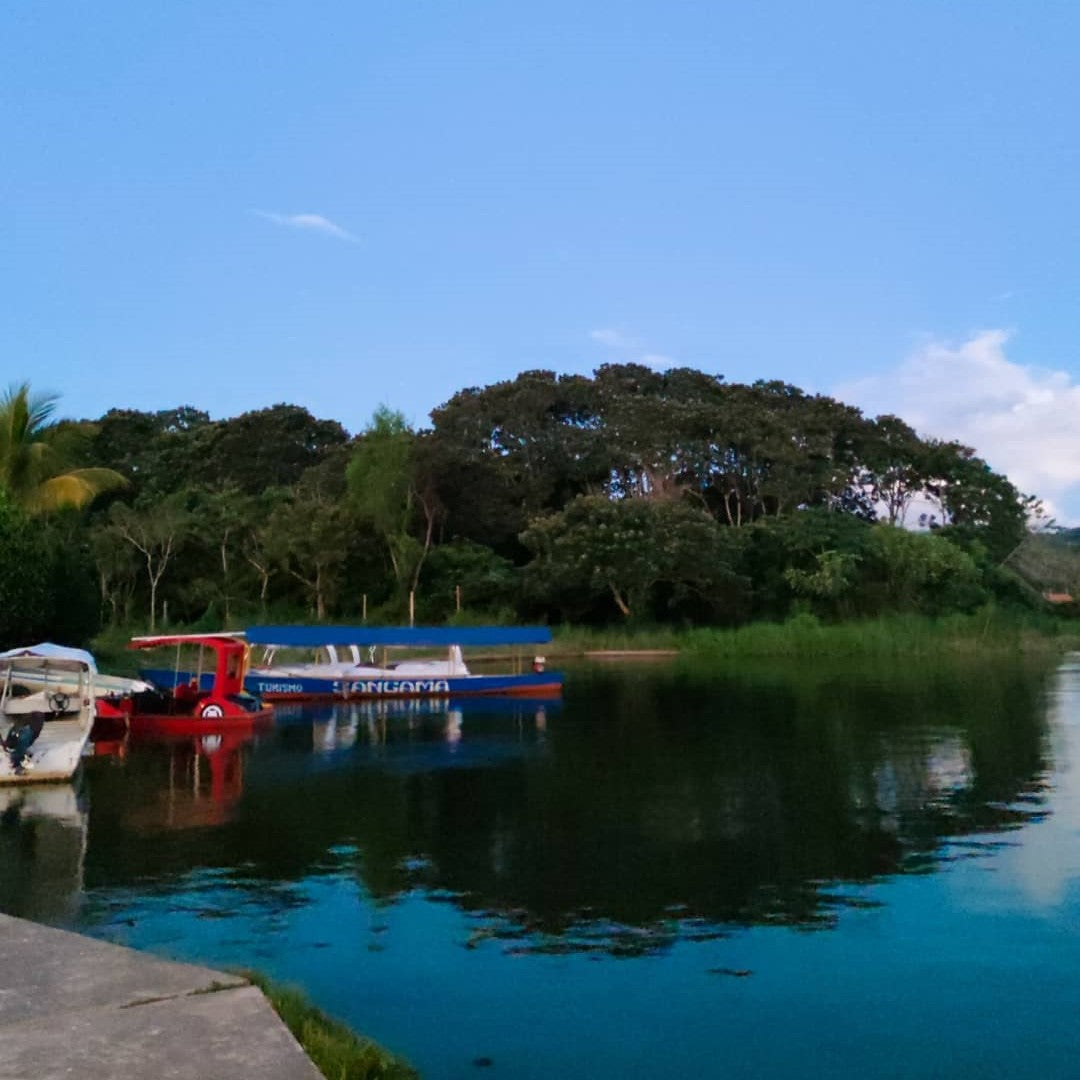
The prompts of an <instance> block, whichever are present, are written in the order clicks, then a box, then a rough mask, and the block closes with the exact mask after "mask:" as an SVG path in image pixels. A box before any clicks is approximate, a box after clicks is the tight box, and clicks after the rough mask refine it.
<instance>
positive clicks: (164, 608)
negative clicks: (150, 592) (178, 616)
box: [161, 600, 169, 627]
mask: <svg viewBox="0 0 1080 1080" xmlns="http://www.w3.org/2000/svg"><path fill="white" fill-rule="evenodd" d="M161 625H162V626H165V627H167V626H168V625H169V601H168V600H162V601H161Z"/></svg>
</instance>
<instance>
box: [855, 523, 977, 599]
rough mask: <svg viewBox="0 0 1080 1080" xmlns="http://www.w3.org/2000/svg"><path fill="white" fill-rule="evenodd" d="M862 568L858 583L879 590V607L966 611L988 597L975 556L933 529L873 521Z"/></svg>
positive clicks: (872, 589) (865, 587)
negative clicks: (924, 530) (862, 579)
mask: <svg viewBox="0 0 1080 1080" xmlns="http://www.w3.org/2000/svg"><path fill="white" fill-rule="evenodd" d="M867 571H868V580H866V581H865V582H864V584H863V588H864V589H866V590H869V591H872V592H876V593H877V594H878V596H879V597H880V602H879V609H880V610H883V611H921V612H924V613H926V614H937V613H940V612H946V611H970V610H971V609H973V608H975V607H977V606H978V605H979V604H981V603H983V602H984V601H985V600H986V599H987V596H986V592H985V590H984V589H983V588H982V585H981V583H980V575H979V571H978V568H977V566H976V565H975V560H974V559H973V558H972V557H971V556H970V555H969V554H968V553H967V552H965V551H963V550H961V549H960V548H959V547H957V546H956V545H955V544H952V543H950V542H949V541H948V540H947V539H946V538H945V537H944V536H937V535H935V534H933V533H915V532H909V531H908V530H906V529H900V528H897V527H895V526H891V525H879V526H877V527H876V528H874V529H872V530H871V533H870V542H869V544H868V546H867Z"/></svg>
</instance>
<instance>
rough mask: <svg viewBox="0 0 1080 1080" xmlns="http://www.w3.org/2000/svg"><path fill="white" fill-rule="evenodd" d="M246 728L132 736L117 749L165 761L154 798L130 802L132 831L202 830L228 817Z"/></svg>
mask: <svg viewBox="0 0 1080 1080" xmlns="http://www.w3.org/2000/svg"><path fill="white" fill-rule="evenodd" d="M253 741H254V736H253V735H252V734H251V733H250V732H239V731H228V732H215V733H208V734H205V735H192V736H183V737H179V736H177V737H171V738H158V737H155V738H154V739H133V740H131V741H130V742H129V744H127V745H125V746H124V748H123V753H125V754H126V753H127V752H128V750H129V749H131V750H133V751H134V752H138V751H139V750H140V749H141V750H152V751H154V752H156V753H158V754H159V755H163V756H164V757H165V758H166V759H167V762H168V766H167V772H166V777H165V783H164V784H163V785H162V786H161V787H160V788H159V789H158V790H157V791H156V793H155V797H153V798H151V799H148V800H143V801H142V802H140V803H136V804H134V805H133V806H132V807H131V808H130V810H129V813H128V814H127V815H126V824H127V825H128V827H129V828H131V829H132V830H133V831H135V832H138V833H144V834H146V833H151V834H152V833H158V832H165V831H171V830H175V829H204V828H209V827H213V826H218V825H223V824H225V823H226V822H228V821H229V820H230V819H231V818H232V816H233V814H234V812H235V809H236V806H237V804H238V803H239V801H240V798H241V796H242V795H243V792H244V751H245V748H246V747H248V746H249V745H250V744H251V743H252V742H253Z"/></svg>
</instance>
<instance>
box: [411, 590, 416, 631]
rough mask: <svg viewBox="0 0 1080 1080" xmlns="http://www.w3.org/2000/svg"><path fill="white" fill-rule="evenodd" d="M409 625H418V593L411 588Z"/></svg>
mask: <svg viewBox="0 0 1080 1080" xmlns="http://www.w3.org/2000/svg"><path fill="white" fill-rule="evenodd" d="M409 625H410V626H415V625H416V593H415V592H414V591H413V590H412V589H410V590H409Z"/></svg>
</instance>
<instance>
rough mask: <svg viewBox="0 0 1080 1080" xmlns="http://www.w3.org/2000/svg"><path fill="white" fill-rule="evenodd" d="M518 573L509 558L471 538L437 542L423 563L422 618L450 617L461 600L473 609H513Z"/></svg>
mask: <svg viewBox="0 0 1080 1080" xmlns="http://www.w3.org/2000/svg"><path fill="white" fill-rule="evenodd" d="M518 579H519V573H518V571H517V570H516V569H515V567H514V565H513V563H511V562H510V560H509V559H504V558H503V557H502V556H501V555H497V554H496V553H495V552H494V551H492V550H491V548H488V547H485V546H484V545H483V544H477V543H474V542H472V541H471V540H454V541H451V542H450V543H446V544H440V545H439V546H438V547H436V548H435V549H434V550H433V551H432V553H431V557H430V558H429V559H428V561H427V563H426V564H425V566H424V573H423V576H422V578H421V595H422V596H423V597H424V599H425V618H431V619H435V620H442V619H446V618H452V617H453V615H454V613H455V611H456V607H457V592H456V590H458V589H460V590H461V592H460V596H461V602H462V605H463V606H466V607H467V608H469V609H470V610H471V611H473V612H482V611H493V610H499V609H503V610H505V609H506V608H510V609H512V608H513V606H514V604H515V602H516V600H517V592H518Z"/></svg>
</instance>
